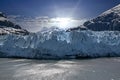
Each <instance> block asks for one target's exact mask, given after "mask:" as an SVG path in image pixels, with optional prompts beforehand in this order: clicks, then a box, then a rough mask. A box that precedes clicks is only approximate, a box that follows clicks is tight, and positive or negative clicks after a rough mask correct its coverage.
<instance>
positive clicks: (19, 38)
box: [0, 5, 120, 59]
mask: <svg viewBox="0 0 120 80" xmlns="http://www.w3.org/2000/svg"><path fill="white" fill-rule="evenodd" d="M119 6H120V5H118V6H116V7H114V8H112V9H110V10H108V11H106V12H104V13H103V14H101V15H100V16H98V17H97V18H95V19H92V20H90V21H87V22H85V23H84V25H83V26H82V27H80V28H79V27H78V28H74V29H69V30H67V31H65V30H61V29H58V28H55V27H54V28H51V29H47V30H46V28H43V31H40V32H37V33H29V32H27V31H25V30H24V29H22V28H17V27H15V26H6V24H8V23H7V22H5V21H6V19H7V18H6V17H5V16H4V15H3V14H1V21H2V22H4V23H5V24H4V26H3V24H2V26H1V28H0V29H1V31H0V32H1V33H2V35H0V57H22V58H35V59H36V58H37V59H63V58H88V57H89V58H91V57H92V58H95V57H115V56H116V57H120V31H119V27H120V26H119V22H120V15H119ZM86 28H87V29H90V30H86ZM4 29H5V30H4ZM18 30H20V33H19V31H18ZM22 30H23V31H25V32H22V33H24V34H26V33H29V34H27V35H22V34H21V31H22ZM92 30H94V31H92ZM108 30H111V31H108ZM6 31H7V32H6ZM16 31H17V32H18V33H17V34H16ZM5 32H6V34H3V33H5ZM9 33H10V34H9ZM18 34H19V35H18Z"/></svg>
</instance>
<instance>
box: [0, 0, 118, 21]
mask: <svg viewBox="0 0 120 80" xmlns="http://www.w3.org/2000/svg"><path fill="white" fill-rule="evenodd" d="M119 3H120V0H0V11H2V12H4V13H7V14H11V15H25V16H49V17H73V18H77V19H83V18H92V17H95V16H97V15H99V14H101V13H102V12H104V11H105V10H107V9H109V8H112V7H114V6H116V5H117V4H119Z"/></svg>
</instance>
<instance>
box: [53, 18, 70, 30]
mask: <svg viewBox="0 0 120 80" xmlns="http://www.w3.org/2000/svg"><path fill="white" fill-rule="evenodd" d="M71 20H72V19H71V18H55V19H54V21H55V22H57V26H59V27H60V28H66V27H69V24H70V22H71Z"/></svg>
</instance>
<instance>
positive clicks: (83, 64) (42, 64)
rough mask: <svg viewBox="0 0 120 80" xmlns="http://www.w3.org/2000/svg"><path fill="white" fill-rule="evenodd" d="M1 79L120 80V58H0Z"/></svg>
mask: <svg viewBox="0 0 120 80" xmlns="http://www.w3.org/2000/svg"><path fill="white" fill-rule="evenodd" d="M0 80H120V58H100V59H87V60H28V59H7V58H0Z"/></svg>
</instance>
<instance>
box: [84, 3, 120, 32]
mask: <svg viewBox="0 0 120 80" xmlns="http://www.w3.org/2000/svg"><path fill="white" fill-rule="evenodd" d="M83 25H84V26H85V27H86V28H87V29H90V30H93V31H120V4H119V5H117V6H115V7H113V8H112V9H109V10H107V11H105V12H104V13H102V14H101V15H99V16H98V17H97V18H94V19H92V20H89V21H87V22H85V23H84V24H83Z"/></svg>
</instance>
